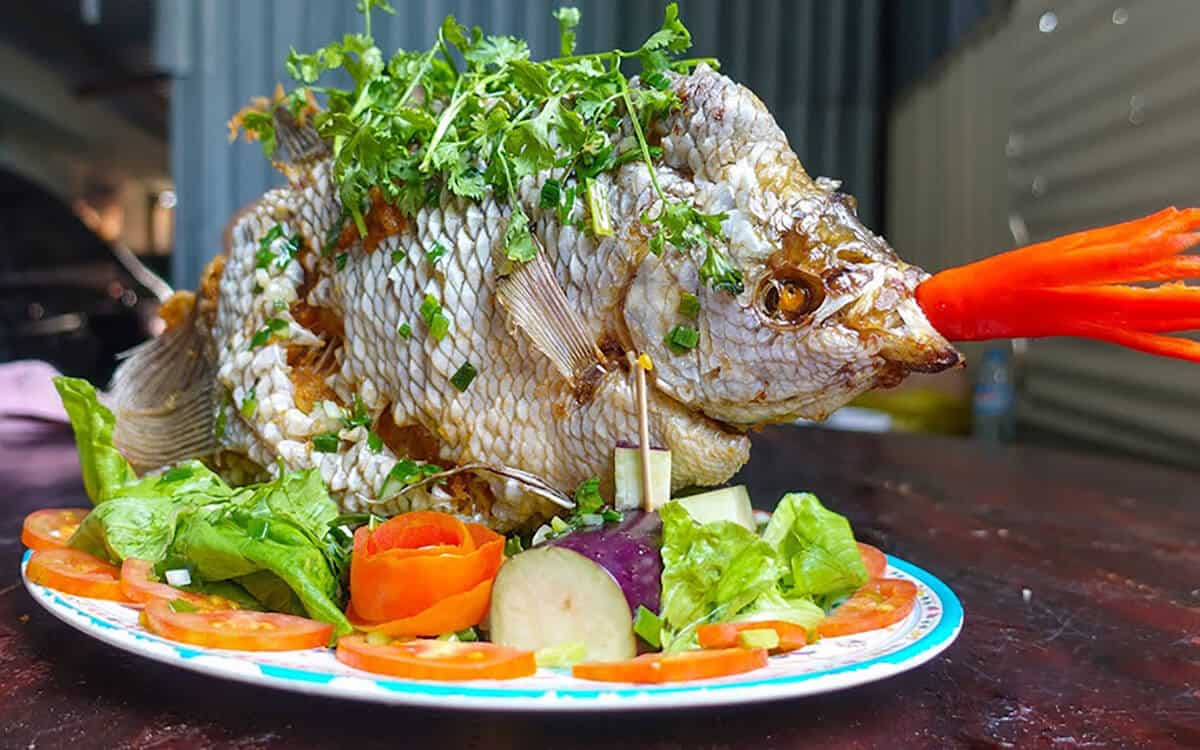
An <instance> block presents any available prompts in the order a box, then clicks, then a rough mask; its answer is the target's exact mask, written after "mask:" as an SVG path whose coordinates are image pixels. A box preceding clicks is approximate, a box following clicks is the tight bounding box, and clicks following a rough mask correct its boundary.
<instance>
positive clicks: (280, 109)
mask: <svg viewBox="0 0 1200 750" xmlns="http://www.w3.org/2000/svg"><path fill="white" fill-rule="evenodd" d="M274 117H275V145H276V147H277V148H278V149H279V151H280V153H281V154H282V155H283V159H284V161H285V162H286V163H288V164H292V165H295V166H301V165H304V164H308V163H311V162H314V161H317V160H319V159H323V158H325V157H326V156H329V154H330V153H331V151H330V148H329V144H328V143H326V142H325V139H324V138H322V137H321V136H320V134H319V133H317V130H316V128H314V127H313V126H312V125H311V124H310V122H309V121H310V119H311V115H309V116H306V117H304V118H303V120H301V119H300V118H297V117H296V116H295V115H293V114H292V112H291V110H289V109H288V108H287V107H286V106H284V105H282V104H280V105H277V106H276V107H275V115H274Z"/></svg>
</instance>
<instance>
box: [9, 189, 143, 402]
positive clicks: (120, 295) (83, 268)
mask: <svg viewBox="0 0 1200 750" xmlns="http://www.w3.org/2000/svg"><path fill="white" fill-rule="evenodd" d="M89 191H90V192H92V193H93V195H91V196H90V198H91V199H92V200H97V201H99V200H100V199H101V198H102V197H103V196H102V195H100V193H103V192H104V188H103V187H101V186H95V187H91V188H89ZM0 243H2V247H3V252H0V360H4V361H9V360H15V359H40V360H44V361H46V362H49V363H50V364H52V365H54V367H56V368H58V369H59V370H60V371H61V372H63V373H64V374H67V375H72V376H76V377H84V378H87V379H89V380H91V381H92V382H94V383H101V384H103V383H107V382H108V379H109V378H110V377H111V376H112V371H113V368H114V367H115V366H116V357H117V354H119V353H120V352H122V351H125V350H126V349H129V348H130V347H132V346H135V345H136V344H138V343H140V342H141V341H143V340H145V339H146V337H147V336H148V335H150V332H151V328H150V326H151V325H152V324H153V321H154V320H155V319H156V318H155V311H156V310H157V309H158V299H157V298H156V296H155V293H154V292H153V291H151V287H152V286H154V284H155V279H154V277H153V274H150V275H149V276H147V275H145V274H146V271H147V270H148V269H146V268H145V267H144V266H141V265H140V263H139V261H137V259H136V258H135V257H134V256H133V255H132V254H131V253H129V252H128V251H127V250H126V251H122V249H121V248H118V247H114V246H113V245H110V244H109V243H107V242H105V241H104V240H102V239H101V238H100V237H99V236H98V235H96V234H95V233H94V232H92V231H91V230H90V229H88V228H87V227H86V226H85V225H84V224H83V222H82V221H80V219H79V218H78V217H77V216H76V215H75V214H74V213H73V212H72V210H71V207H70V206H67V205H66V204H64V203H63V202H62V201H60V200H59V199H58V198H56V197H55V196H54V195H52V194H51V193H49V192H47V191H45V190H43V189H42V188H41V187H39V186H38V185H36V184H34V183H33V182H30V181H29V180H27V179H25V178H24V177H21V176H19V175H17V174H15V173H12V172H9V171H5V170H0ZM130 263H133V264H137V265H134V266H133V268H132V271H131V269H130V266H129V264H130ZM135 273H137V274H140V275H142V277H143V279H144V280H145V281H146V282H148V284H149V285H148V284H147V283H143V282H142V281H139V280H138V278H137V277H135ZM159 283H161V282H159Z"/></svg>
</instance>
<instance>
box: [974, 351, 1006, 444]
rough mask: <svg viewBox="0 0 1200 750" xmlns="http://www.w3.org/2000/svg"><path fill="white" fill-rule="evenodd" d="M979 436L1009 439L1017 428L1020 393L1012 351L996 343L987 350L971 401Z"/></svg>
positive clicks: (977, 436) (996, 439)
mask: <svg viewBox="0 0 1200 750" xmlns="http://www.w3.org/2000/svg"><path fill="white" fill-rule="evenodd" d="M971 414H972V425H973V432H974V433H975V437H976V438H978V439H979V440H984V441H988V442H994V443H999V442H1009V441H1011V440H1012V439H1013V438H1014V437H1015V436H1016V432H1017V393H1016V388H1015V387H1014V384H1013V368H1012V353H1011V351H1010V350H1009V349H1008V348H1007V347H1004V348H1001V347H992V348H991V349H988V350H987V351H986V352H984V355H983V360H982V361H981V362H980V363H979V371H978V373H977V374H976V377H975V392H974V395H973V398H972V402H971Z"/></svg>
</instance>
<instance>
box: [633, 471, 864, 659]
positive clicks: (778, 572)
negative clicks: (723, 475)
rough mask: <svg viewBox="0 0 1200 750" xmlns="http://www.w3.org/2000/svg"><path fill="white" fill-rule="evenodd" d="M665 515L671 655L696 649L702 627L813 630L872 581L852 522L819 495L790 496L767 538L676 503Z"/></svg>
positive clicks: (667, 647) (664, 637)
mask: <svg viewBox="0 0 1200 750" xmlns="http://www.w3.org/2000/svg"><path fill="white" fill-rule="evenodd" d="M659 514H660V515H661V516H662V521H663V548H662V558H663V574H662V611H661V612H660V613H659V616H660V617H661V620H662V625H661V633H660V636H661V642H662V646H663V650H664V651H667V652H675V651H681V650H686V649H689V648H695V647H696V635H695V633H696V628H697V627H699V626H700V625H703V624H705V623H710V622H727V621H735V620H736V621H744V620H785V621H787V622H791V623H795V624H797V625H800V626H801V627H804V628H807V629H809V630H810V631H811V630H813V629H815V628H816V626H817V623H818V622H820V621H821V619H822V618H823V617H824V616H825V609H824V607H825V606H827V605H828V604H829V603H831V602H833V601H835V600H836V599H838V598H840V597H842V596H845V595H847V594H849V593H851V592H853V591H854V590H856V589H857V588H858V587H860V586H862V585H863V584H864V583H866V581H867V571H866V568H865V566H864V565H863V563H862V559H861V558H860V556H859V552H858V546H857V545H856V544H855V541H854V534H853V533H852V532H851V530H850V524H849V522H848V521H847V520H846V519H845V518H844V517H843V516H840V515H838V514H837V513H834V512H833V511H830V510H828V509H827V508H825V507H824V506H823V505H821V502H820V501H819V500H818V499H817V498H816V496H814V495H811V494H807V493H806V494H788V495H784V497H783V498H782V499H781V500H780V501H779V504H778V506H776V508H775V513H774V514H773V515H772V517H771V521H770V523H768V524H767V526H766V528H765V529H764V530H763V534H762V536H761V537H760V536H758V535H757V534H755V533H754V532H752V531H749V530H747V529H746V528H744V527H742V526H739V525H737V524H734V523H730V522H728V521H717V522H715V523H708V524H701V523H699V522H697V521H696V520H694V519H693V518H692V517H691V515H690V514H688V512H687V511H686V510H684V508H683V506H681V505H680V504H679V503H675V502H672V503H667V504H666V505H664V506H663V507H662V508H661V509H660V510H659ZM643 637H644V636H643Z"/></svg>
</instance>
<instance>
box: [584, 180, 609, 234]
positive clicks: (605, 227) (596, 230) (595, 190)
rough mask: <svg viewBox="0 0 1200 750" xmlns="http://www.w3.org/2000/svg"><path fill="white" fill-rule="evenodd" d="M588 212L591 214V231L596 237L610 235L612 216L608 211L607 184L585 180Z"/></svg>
mask: <svg viewBox="0 0 1200 750" xmlns="http://www.w3.org/2000/svg"><path fill="white" fill-rule="evenodd" d="M587 204H588V213H590V214H591V215H592V233H593V234H595V235H596V236H597V237H611V236H612V233H613V227H612V217H611V216H609V213H608V186H607V184H606V183H603V182H598V181H596V180H588V181H587Z"/></svg>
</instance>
